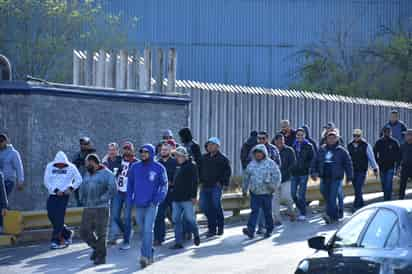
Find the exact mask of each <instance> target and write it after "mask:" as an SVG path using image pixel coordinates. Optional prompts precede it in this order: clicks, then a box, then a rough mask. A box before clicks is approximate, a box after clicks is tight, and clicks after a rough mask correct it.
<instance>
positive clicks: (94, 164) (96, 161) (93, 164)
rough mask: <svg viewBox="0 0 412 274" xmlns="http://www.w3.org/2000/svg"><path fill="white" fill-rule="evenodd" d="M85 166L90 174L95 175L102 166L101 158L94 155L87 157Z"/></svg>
mask: <svg viewBox="0 0 412 274" xmlns="http://www.w3.org/2000/svg"><path fill="white" fill-rule="evenodd" d="M85 165H86V168H87V171H89V173H90V174H93V173H95V172H96V170H97V169H98V168H99V166H100V158H99V156H98V155H97V154H94V153H92V154H89V155H87V157H86V160H85Z"/></svg>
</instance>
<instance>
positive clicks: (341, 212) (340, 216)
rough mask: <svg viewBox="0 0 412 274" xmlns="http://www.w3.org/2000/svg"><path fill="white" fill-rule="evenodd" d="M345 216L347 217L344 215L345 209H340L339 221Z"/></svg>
mask: <svg viewBox="0 0 412 274" xmlns="http://www.w3.org/2000/svg"><path fill="white" fill-rule="evenodd" d="M344 215H345V214H344V211H343V209H339V211H338V219H342V218H343V216H344Z"/></svg>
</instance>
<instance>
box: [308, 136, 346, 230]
mask: <svg viewBox="0 0 412 274" xmlns="http://www.w3.org/2000/svg"><path fill="white" fill-rule="evenodd" d="M311 174H312V175H311V177H312V179H313V180H314V181H316V180H317V179H318V178H320V189H321V193H322V195H323V197H324V199H325V201H326V214H325V215H324V216H323V217H324V219H325V222H326V223H327V224H330V223H335V222H337V221H338V219H339V217H340V216H339V212H338V207H337V204H336V200H337V197H338V192H339V187H341V186H342V181H343V178H344V176H345V174H346V180H347V182H348V183H350V182H352V179H353V165H352V160H351V157H350V155H349V152H348V151H347V150H346V149H345V148H344V147H343V146H341V145H340V144H339V136H338V134H337V132H336V131H334V130H332V131H329V132H328V133H327V135H326V144H325V145H323V146H322V147H321V148H320V149H319V152H318V154H317V156H316V159H315V161H314V162H313V167H312V172H311Z"/></svg>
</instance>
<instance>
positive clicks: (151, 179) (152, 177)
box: [149, 171, 156, 182]
mask: <svg viewBox="0 0 412 274" xmlns="http://www.w3.org/2000/svg"><path fill="white" fill-rule="evenodd" d="M155 178H156V172H154V171H150V172H149V180H150V181H151V182H153V181H154V180H155Z"/></svg>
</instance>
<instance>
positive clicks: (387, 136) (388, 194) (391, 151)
mask: <svg viewBox="0 0 412 274" xmlns="http://www.w3.org/2000/svg"><path fill="white" fill-rule="evenodd" d="M391 132H392V129H391V127H390V126H388V125H387V126H385V128H384V129H383V136H382V137H381V138H380V139H379V140H378V141H377V142H376V143H375V146H374V148H373V150H374V153H375V159H376V161H377V162H378V166H379V172H380V178H381V184H382V191H383V198H384V200H385V201H390V200H392V184H393V176H394V175H395V171H396V169H397V167H398V165H399V157H400V147H399V142H398V141H397V140H396V139H395V138H393V137H392V133H391Z"/></svg>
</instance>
